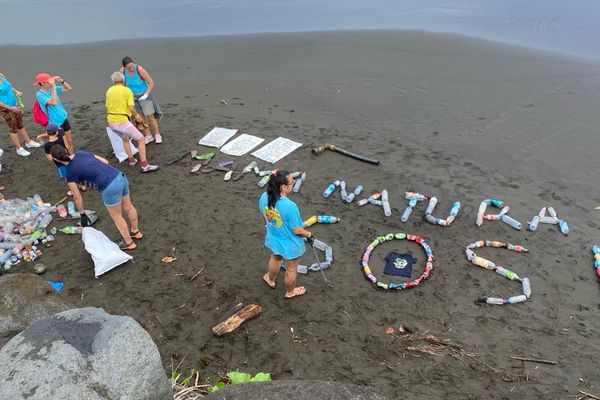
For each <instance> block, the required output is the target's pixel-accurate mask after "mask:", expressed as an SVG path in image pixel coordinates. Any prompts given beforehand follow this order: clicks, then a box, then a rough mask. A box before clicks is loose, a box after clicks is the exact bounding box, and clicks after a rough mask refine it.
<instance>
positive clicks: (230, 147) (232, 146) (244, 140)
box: [221, 133, 265, 157]
mask: <svg viewBox="0 0 600 400" xmlns="http://www.w3.org/2000/svg"><path fill="white" fill-rule="evenodd" d="M264 141H265V139H263V138H259V137H258V136H253V135H248V134H247V133H243V134H241V135H240V136H238V137H236V138H235V139H233V140H232V141H231V142H229V143H227V144H226V145H225V146H223V147H222V148H221V152H223V153H225V154H229V155H230V156H236V157H239V156H242V155H244V154H246V153H247V152H249V151H250V150H252V149H253V148H255V147H256V146H258V145H259V144H261V143H262V142H264Z"/></svg>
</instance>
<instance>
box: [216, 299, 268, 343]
mask: <svg viewBox="0 0 600 400" xmlns="http://www.w3.org/2000/svg"><path fill="white" fill-rule="evenodd" d="M232 311H233V312H232ZM261 312H262V307H261V306H259V305H258V304H249V305H247V306H244V305H243V304H242V303H238V304H236V305H235V306H234V307H233V308H232V310H230V311H229V312H228V313H227V314H226V315H225V316H224V317H223V318H221V320H220V321H219V323H217V324H216V325H215V326H213V328H212V333H213V335H215V336H222V335H224V334H226V333H230V332H233V331H235V330H236V329H237V328H239V327H240V325H242V324H243V323H244V322H246V321H248V320H251V319H252V318H254V317H256V316H258V315H259V314H260V313H261Z"/></svg>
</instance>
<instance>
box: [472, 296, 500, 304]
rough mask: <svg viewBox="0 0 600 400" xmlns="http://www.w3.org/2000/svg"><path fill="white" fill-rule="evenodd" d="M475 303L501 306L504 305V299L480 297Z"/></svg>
mask: <svg viewBox="0 0 600 400" xmlns="http://www.w3.org/2000/svg"><path fill="white" fill-rule="evenodd" d="M477 302H478V303H487V304H496V305H502V304H504V303H505V301H504V299H503V298H500V297H480V298H478V299H477Z"/></svg>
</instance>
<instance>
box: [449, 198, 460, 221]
mask: <svg viewBox="0 0 600 400" xmlns="http://www.w3.org/2000/svg"><path fill="white" fill-rule="evenodd" d="M459 212H460V201H455V202H454V203H452V208H451V209H450V217H454V218H456V216H457V215H458V213H459Z"/></svg>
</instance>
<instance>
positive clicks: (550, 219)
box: [528, 207, 569, 236]
mask: <svg viewBox="0 0 600 400" xmlns="http://www.w3.org/2000/svg"><path fill="white" fill-rule="evenodd" d="M546 213H548V214H549V215H546ZM540 223H542V224H550V225H558V228H559V229H560V231H561V233H562V234H563V235H565V236H568V235H569V225H568V224H567V221H565V220H564V219H559V218H558V216H557V215H556V211H555V210H554V208H552V207H544V208H542V209H541V210H540V212H539V213H538V214H537V215H536V216H534V217H533V218H532V219H531V221H529V227H528V229H529V230H530V231H532V232H533V231H535V230H536V229H537V228H538V225H539V224H540Z"/></svg>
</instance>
